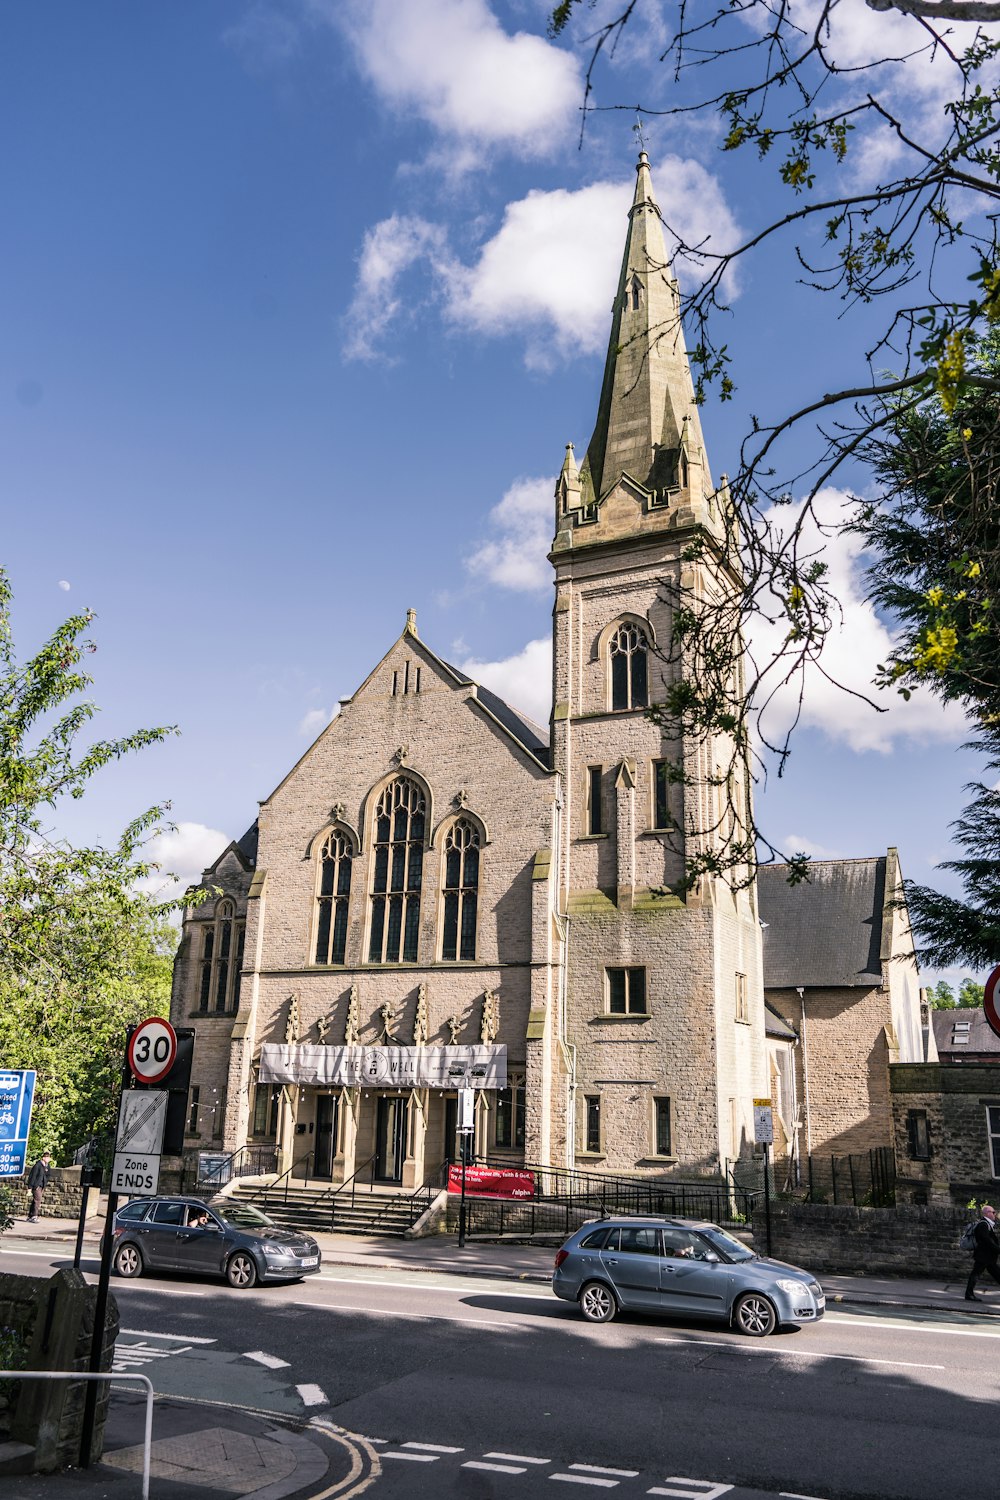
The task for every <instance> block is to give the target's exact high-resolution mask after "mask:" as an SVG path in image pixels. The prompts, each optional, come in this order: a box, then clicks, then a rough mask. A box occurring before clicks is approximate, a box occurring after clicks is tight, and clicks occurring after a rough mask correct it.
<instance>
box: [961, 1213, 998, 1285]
mask: <svg viewBox="0 0 1000 1500" xmlns="http://www.w3.org/2000/svg"><path fill="white" fill-rule="evenodd" d="M996 1225H997V1211H996V1209H995V1208H994V1207H993V1206H992V1204H990V1203H984V1204H983V1213H982V1218H981V1219H980V1220H979V1223H978V1224H977V1225H976V1232H975V1238H976V1247H975V1249H974V1250H973V1252H972V1253H973V1261H972V1270H971V1271H970V1272H969V1280H968V1282H967V1284H966V1288H965V1300H966V1302H975V1301H976V1300H977V1299H976V1290H975V1288H976V1280H977V1278H978V1277H979V1276H980V1275H981V1273H982V1272H983V1271H986V1272H987V1273H988V1274H989V1275H990V1276H992V1277H993V1280H994V1281H995V1282H996V1283H997V1285H998V1286H1000V1270H997V1261H1000V1240H998V1239H997V1229H996Z"/></svg>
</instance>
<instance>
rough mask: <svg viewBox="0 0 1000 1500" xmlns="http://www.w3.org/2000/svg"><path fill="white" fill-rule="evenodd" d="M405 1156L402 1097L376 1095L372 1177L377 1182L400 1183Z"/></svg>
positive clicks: (403, 1101) (404, 1103) (403, 1104)
mask: <svg viewBox="0 0 1000 1500" xmlns="http://www.w3.org/2000/svg"><path fill="white" fill-rule="evenodd" d="M405 1155H406V1100H405V1099H402V1098H400V1097H399V1096H398V1095H397V1094H380V1095H379V1100H378V1118H377V1121H376V1129H375V1177H376V1179H377V1181H379V1182H402V1180H403V1158H404V1157H405Z"/></svg>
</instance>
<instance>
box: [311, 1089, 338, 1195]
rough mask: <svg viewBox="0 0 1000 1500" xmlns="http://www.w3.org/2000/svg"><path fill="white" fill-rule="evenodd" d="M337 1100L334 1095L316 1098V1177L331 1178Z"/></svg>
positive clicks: (322, 1095)
mask: <svg viewBox="0 0 1000 1500" xmlns="http://www.w3.org/2000/svg"><path fill="white" fill-rule="evenodd" d="M337 1102H338V1101H337V1098H336V1095H334V1094H318V1095H317V1097H316V1165H315V1168H314V1172H315V1175H316V1176H317V1177H324V1178H328V1179H329V1178H332V1176H333V1143H334V1137H335V1136H336V1133H337Z"/></svg>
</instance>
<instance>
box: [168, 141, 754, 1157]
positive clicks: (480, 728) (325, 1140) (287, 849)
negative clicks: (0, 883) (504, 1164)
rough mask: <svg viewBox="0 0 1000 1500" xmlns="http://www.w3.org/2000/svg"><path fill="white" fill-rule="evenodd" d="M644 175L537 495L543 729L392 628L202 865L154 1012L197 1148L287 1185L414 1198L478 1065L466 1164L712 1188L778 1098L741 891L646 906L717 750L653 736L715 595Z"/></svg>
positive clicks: (694, 439) (674, 868) (675, 314)
mask: <svg viewBox="0 0 1000 1500" xmlns="http://www.w3.org/2000/svg"><path fill="white" fill-rule="evenodd" d="M636 170H637V182H636V191H635V197H634V201H633V205H632V209H631V211H630V214H629V220H628V229H627V234H626V243H625V253H624V257H623V262H622V269H621V275H620V278H619V283H618V288H617V294H616V296H615V300H614V307H613V313H612V327H611V334H610V340H609V349H608V356H607V362H606V366H605V374H604V382H603V387H602V392H601V398H600V403H599V409H598V414H597V420H596V423H595V427H594V434H593V436H592V438H591V441H590V444H589V446H588V449H587V452H586V455H585V458H584V460H583V463H582V464H581V465H580V466H579V467H578V466H577V463H576V460H575V457H574V453H573V448H572V445H569V446H568V447H567V450H566V457H565V461H564V464H563V468H562V471H561V473H560V476H559V479H558V483H557V486H556V496H555V526H554V542H553V545H552V551H551V553H550V560H551V562H552V566H553V583H554V611H553V646H554V665H553V696H552V714H551V720H550V724H549V726H548V729H545V728H540V727H538V726H536V725H533V724H531V723H530V722H529V721H528V720H527V719H526V718H525V717H524V715H522V714H519V713H518V712H517V711H516V710H515V709H513V708H511V707H510V706H509V705H508V704H506V703H504V702H503V701H502V700H501V699H499V698H498V697H496V695H495V694H493V693H491V692H489V691H488V690H487V689H485V688H484V687H483V686H482V685H481V684H478V683H476V682H474V681H472V680H471V679H470V678H469V677H468V676H467V675H465V674H464V673H462V672H460V671H458V670H456V669H455V668H454V667H452V666H450V665H449V664H448V663H447V662H446V661H444V660H443V659H442V658H441V657H440V656H438V655H437V654H436V653H435V652H434V651H433V650H432V649H431V648H430V646H429V645H428V644H427V643H425V642H424V641H423V640H422V639H421V638H420V636H419V634H418V630H417V622H416V616H415V614H414V612H413V611H410V612H408V614H407V619H406V624H405V628H404V629H403V631H402V633H401V634H400V636H399V637H398V639H397V640H396V641H395V642H394V644H393V645H392V646H391V647H390V649H389V650H388V652H387V653H386V654H385V656H384V657H383V658H382V660H381V661H380V662H378V664H377V665H376V666H375V667H374V668H373V670H372V671H371V673H370V674H369V676H368V677H367V678H366V680H365V681H364V682H363V683H362V684H361V685H360V687H359V688H358V689H357V691H356V692H355V693H353V694H352V695H351V696H350V697H349V698H347V699H345V700H343V701H342V703H341V707H340V712H339V714H338V715H337V717H336V718H335V719H334V720H333V722H332V723H331V724H330V725H329V726H328V727H327V728H326V729H325V730H324V731H323V732H322V733H321V734H320V736H319V738H318V739H317V740H316V742H315V743H314V744H313V745H312V746H311V747H310V748H309V749H308V750H307V751H306V752H305V754H304V755H303V756H302V758H301V759H300V760H299V762H298V763H297V764H296V765H295V766H293V767H292V768H291V770H290V771H289V773H288V775H287V776H286V777H285V779H284V780H283V781H282V782H281V784H280V785H279V786H278V787H277V788H276V789H275V790H274V791H273V792H272V793H271V795H270V796H269V797H267V798H266V799H265V800H264V801H263V802H262V803H261V805H260V809H259V813H258V816H257V819H256V822H255V823H254V824H253V826H252V828H251V830H250V831H249V832H248V833H247V834H246V835H244V837H243V838H241V839H240V840H238V841H237V842H236V843H234V844H231V845H230V847H229V848H228V849H227V850H226V851H225V852H224V854H223V855H222V856H221V858H220V859H219V860H218V861H217V862H216V863H215V865H214V866H212V867H211V868H210V869H209V870H206V872H205V875H204V881H205V883H206V884H209V885H214V886H218V887H219V888H220V890H221V893H222V894H221V895H220V897H219V898H218V899H217V900H213V901H212V902H210V903H206V904H204V905H201V906H198V907H196V908H191V909H189V910H188V911H187V912H186V915H185V919H184V925H183V934H182V940H181V945H180V950H179V953H178V956H177V962H176V967H175V977H174V989H173V1000H172V1012H171V1013H172V1017H173V1020H174V1022H175V1024H177V1025H183V1026H193V1027H194V1029H195V1031H196V1033H197V1040H196V1046H195V1060H194V1071H193V1074H192V1093H191V1096H190V1101H189V1118H188V1127H189V1129H188V1136H187V1146H188V1149H189V1150H192V1151H193V1150H197V1149H216V1150H225V1151H227V1152H229V1151H233V1150H236V1149H238V1148H239V1147H241V1146H242V1145H244V1144H245V1143H255V1142H257V1143H261V1142H269V1141H270V1142H274V1143H275V1145H276V1147H277V1153H278V1156H279V1159H280V1166H281V1169H282V1170H284V1169H287V1168H289V1167H292V1168H293V1171H294V1173H296V1174H298V1175H302V1174H303V1173H304V1172H305V1171H308V1172H309V1174H310V1176H314V1177H326V1178H328V1179H329V1180H331V1181H333V1182H337V1181H343V1180H346V1179H347V1178H348V1177H350V1176H351V1174H352V1173H353V1172H354V1171H355V1169H356V1167H358V1166H359V1165H360V1164H361V1163H362V1162H367V1161H369V1160H373V1161H374V1165H375V1174H376V1177H377V1178H378V1179H380V1180H382V1181H384V1182H389V1183H398V1184H402V1185H416V1184H419V1183H420V1182H421V1181H422V1180H423V1179H424V1178H425V1176H426V1175H427V1174H428V1173H429V1172H431V1171H432V1170H433V1169H434V1168H435V1167H436V1166H437V1165H438V1163H440V1162H441V1161H442V1159H443V1158H445V1157H447V1156H449V1155H451V1154H453V1152H454V1142H455V1118H456V1114H455V1112H456V1105H457V1095H456V1093H455V1085H454V1084H452V1083H450V1082H449V1080H450V1079H451V1078H452V1077H453V1076H456V1070H457V1071H459V1072H460V1071H461V1070H462V1069H466V1070H468V1068H470V1067H471V1066H472V1063H473V1062H478V1064H479V1066H480V1073H479V1076H480V1079H481V1080H485V1082H483V1083H482V1086H480V1087H478V1089H477V1095H476V1097H477V1109H476V1122H475V1130H476V1147H477V1150H478V1152H479V1153H481V1154H483V1153H489V1154H490V1155H491V1156H500V1157H505V1158H506V1159H508V1160H510V1161H511V1162H518V1161H523V1160H527V1161H534V1162H546V1163H552V1164H564V1165H573V1164H574V1163H576V1164H580V1165H583V1164H587V1165H588V1166H590V1167H593V1168H594V1169H595V1170H605V1171H616V1170H618V1171H620V1170H627V1171H639V1172H648V1173H656V1174H663V1173H670V1172H684V1173H688V1174H690V1173H691V1172H697V1173H708V1174H711V1173H716V1172H718V1171H720V1170H721V1169H723V1167H724V1164H725V1162H726V1160H727V1159H729V1158H733V1157H738V1156H739V1155H740V1154H741V1153H743V1152H745V1151H746V1150H747V1149H748V1142H749V1141H751V1140H752V1101H753V1098H754V1096H755V1095H759V1094H760V1093H761V1091H762V1090H763V1089H764V1088H765V1087H766V1080H767V1074H766V1060H765V1038H764V1031H765V1015H764V998H763V981H762V971H761V940H760V931H761V929H760V924H759V920H758V914H757V908H756V892H755V889H754V886H753V885H752V884H751V885H750V886H749V887H748V888H747V889H745V890H741V891H738V892H734V891H733V890H732V889H731V887H730V886H729V885H728V884H727V883H726V882H725V881H724V880H722V879H718V878H715V877H706V878H705V879H703V880H702V882H701V883H700V885H699V886H698V888H697V890H695V891H694V892H692V893H691V894H690V895H689V896H688V897H686V898H685V899H683V900H682V899H680V898H678V897H675V896H670V895H665V894H662V892H663V891H664V888H665V887H666V886H668V885H669V884H670V883H671V882H672V881H674V880H675V879H676V877H677V876H678V875H679V874H680V873H681V871H682V868H683V860H684V854H685V844H684V840H685V838H689V837H697V838H699V839H701V840H704V839H705V838H710V837H711V835H710V834H705V832H704V829H705V827H706V826H711V824H712V818H711V817H706V807H705V803H706V800H707V799H710V798H712V797H713V796H717V795H718V794H717V793H716V792H715V791H714V790H713V776H714V773H715V767H716V762H717V760H718V759H721V758H722V756H723V755H725V753H726V749H727V747H725V746H722V745H719V746H712V745H708V746H705V745H699V746H695V745H687V744H683V745H680V746H678V744H677V743H676V742H673V741H669V742H668V741H666V740H665V739H664V738H663V735H662V732H661V731H660V729H658V728H657V727H656V726H655V725H654V724H653V723H651V722H650V720H649V719H648V718H647V716H646V713H645V708H646V706H647V705H648V704H649V703H650V702H655V699H656V695H657V693H658V692H662V691H663V681H664V679H665V678H666V677H667V675H668V674H669V672H670V671H671V670H674V669H673V668H671V667H670V666H669V665H668V664H667V662H666V658H665V656H664V654H663V651H662V647H663V644H664V643H665V642H666V641H668V640H669V636H670V630H671V607H670V603H669V602H668V599H667V597H666V591H665V589H664V580H673V581H674V582H676V581H677V580H678V579H679V578H680V577H681V575H682V572H683V577H684V582H685V583H693V585H694V586H695V587H696V588H699V589H702V590H706V591H715V592H716V594H718V592H719V591H720V590H723V589H725V588H726V586H727V585H726V578H725V574H724V571H723V569H722V568H721V567H719V566H717V565H716V558H717V556H718V553H717V552H716V551H715V550H713V542H714V540H715V539H717V538H718V537H719V536H720V535H721V531H722V526H723V522H722V519H721V517H722V514H723V512H724V508H725V504H726V493H725V484H724V481H723V484H722V486H720V487H716V486H715V485H714V484H713V482H712V479H711V475H710V472H709V467H708V460H707V456H706V453H705V448H704V440H703V437H702V432H701V425H700V419H699V412H698V407H697V405H696V404H695V402H694V396H693V388H692V380H691V373H690V368H689V364H688V358H687V355H686V353H685V349H684V343H683V336H682V334H681V331H680V325H679V305H680V304H679V294H678V289H677V284H676V281H675V280H674V278H673V275H672V273H671V271H670V269H669V267H668V264H667V258H666V252H665V248H664V241H663V234H662V228H661V222H660V213H659V209H658V207H657V205H656V202H655V199H654V196H653V188H652V182H651V177H650V171H649V164H648V161H647V159H646V156H645V153H643V154H642V155H641V156H640V158H639V163H638V167H637V169H636ZM665 330H666V332H665ZM698 537H700V538H705V539H707V541H708V545H707V546H706V547H705V548H704V550H703V551H701V552H700V553H698V555H697V556H696V557H694V558H692V555H691V552H690V545H691V542H692V540H693V539H695V538H698ZM678 752H679V753H680V756H681V757H682V759H683V762H684V766H685V770H686V771H687V772H688V779H687V781H686V782H684V783H679V782H676V781H675V780H673V779H671V777H670V776H668V774H667V768H668V763H669V762H670V761H673V760H676V759H677V757H678ZM736 780H737V782H738V783H739V786H740V788H741V789H742V788H744V787H745V788H747V789H748V788H749V776H748V775H746V774H745V772H744V773H743V774H741V773H739V772H737V776H736ZM740 795H743V793H742V790H741V792H740ZM745 795H746V797H747V798H748V797H749V791H748V790H747V791H746V794H745ZM743 805H744V806H746V803H744V804H743ZM709 811H710V809H709ZM715 821H716V823H718V820H715ZM681 830H691V832H690V833H681V832H680V831H681ZM668 835H669V836H668ZM358 1068H363V1070H364V1071H363V1073H360V1074H359V1073H358V1072H357V1069H358ZM352 1069H354V1072H352V1071H351V1070H352ZM491 1069H492V1070H495V1071H494V1072H492V1073H489V1070H491ZM488 1073H489V1076H488Z"/></svg>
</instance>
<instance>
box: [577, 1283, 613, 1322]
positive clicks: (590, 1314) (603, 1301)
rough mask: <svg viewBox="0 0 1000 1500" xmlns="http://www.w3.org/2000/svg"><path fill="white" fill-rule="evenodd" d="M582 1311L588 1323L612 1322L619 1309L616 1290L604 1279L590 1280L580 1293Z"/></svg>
mask: <svg viewBox="0 0 1000 1500" xmlns="http://www.w3.org/2000/svg"><path fill="white" fill-rule="evenodd" d="M580 1311H581V1312H582V1313H583V1316H584V1317H585V1318H586V1319H587V1322H588V1323H610V1322H611V1319H612V1318H613V1317H614V1315H615V1313H616V1312H617V1311H618V1303H617V1302H616V1301H615V1294H614V1292H613V1291H611V1289H610V1287H606V1286H605V1285H604V1283H603V1281H588V1282H587V1284H586V1286H585V1287H584V1288H583V1290H582V1292H581V1293H580Z"/></svg>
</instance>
